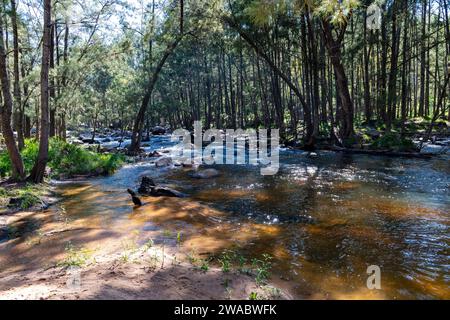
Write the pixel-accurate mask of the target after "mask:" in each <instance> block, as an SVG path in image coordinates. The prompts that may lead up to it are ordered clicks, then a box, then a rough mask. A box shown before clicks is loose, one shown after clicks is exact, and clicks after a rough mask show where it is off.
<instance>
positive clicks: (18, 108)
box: [11, 0, 25, 150]
mask: <svg viewBox="0 0 450 320" xmlns="http://www.w3.org/2000/svg"><path fill="white" fill-rule="evenodd" d="M11 23H12V28H13V46H14V89H13V91H14V106H15V114H16V131H17V142H18V144H19V150H22V149H23V147H24V145H25V143H24V135H23V118H24V114H23V113H24V112H23V106H22V99H21V94H20V82H19V77H20V74H19V35H18V32H17V11H16V1H15V0H11Z"/></svg>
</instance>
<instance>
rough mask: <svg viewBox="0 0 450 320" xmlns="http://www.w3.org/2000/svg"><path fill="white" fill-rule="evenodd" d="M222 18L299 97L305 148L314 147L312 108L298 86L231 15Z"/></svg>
mask: <svg viewBox="0 0 450 320" xmlns="http://www.w3.org/2000/svg"><path fill="white" fill-rule="evenodd" d="M222 20H223V21H224V22H225V23H227V24H228V25H229V26H230V27H231V28H233V29H235V30H236V31H237V32H238V33H239V35H240V36H241V38H242V39H244V40H245V41H246V42H247V43H248V44H249V45H250V46H251V47H252V48H253V49H254V50H255V52H256V53H257V54H258V55H259V56H260V57H261V58H262V59H263V60H264V61H265V62H266V63H267V64H268V65H269V67H270V68H271V69H272V71H273V72H274V73H275V74H277V75H278V76H279V77H280V78H281V79H283V80H284V82H285V83H286V84H287V85H288V87H289V88H290V89H291V90H292V91H293V92H294V94H295V95H296V96H297V98H298V99H299V101H300V104H301V105H302V107H303V111H304V114H305V123H306V135H305V137H304V139H303V140H304V144H305V149H313V148H314V144H315V136H314V127H313V123H312V119H311V108H310V106H309V105H308V104H307V103H306V100H305V98H304V96H303V95H302V93H301V92H300V90H299V89H298V88H297V86H296V85H295V84H294V83H293V82H292V79H291V78H290V77H289V76H288V75H286V74H285V73H284V72H283V71H282V70H281V69H280V68H279V67H278V66H277V65H276V64H275V62H274V61H273V60H272V59H271V58H270V57H269V56H268V55H267V54H266V53H265V52H264V51H263V49H261V48H260V47H259V46H258V44H257V43H256V42H255V41H254V40H253V39H252V38H251V37H250V35H249V34H247V32H245V30H244V29H242V28H241V26H240V25H239V24H238V23H237V22H236V21H235V20H234V19H233V18H231V17H228V16H222Z"/></svg>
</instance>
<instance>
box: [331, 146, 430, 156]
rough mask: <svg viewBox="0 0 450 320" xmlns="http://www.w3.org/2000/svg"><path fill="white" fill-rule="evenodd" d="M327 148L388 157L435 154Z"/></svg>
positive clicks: (428, 154)
mask: <svg viewBox="0 0 450 320" xmlns="http://www.w3.org/2000/svg"><path fill="white" fill-rule="evenodd" d="M325 149H326V150H331V151H337V152H344V153H349V154H368V155H374V156H388V157H406V158H419V159H431V158H432V157H433V156H434V155H435V154H433V153H420V152H399V151H392V150H367V149H349V148H343V147H338V146H330V147H329V148H325Z"/></svg>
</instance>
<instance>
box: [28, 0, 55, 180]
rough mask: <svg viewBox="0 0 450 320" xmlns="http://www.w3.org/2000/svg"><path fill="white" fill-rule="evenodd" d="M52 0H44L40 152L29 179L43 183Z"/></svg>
mask: <svg viewBox="0 0 450 320" xmlns="http://www.w3.org/2000/svg"><path fill="white" fill-rule="evenodd" d="M50 19H51V0H44V35H43V38H42V66H41V126H40V134H39V137H40V139H39V153H38V157H37V159H36V162H35V164H34V167H33V169H32V170H31V174H30V176H29V177H28V179H29V180H31V181H33V182H35V183H41V182H42V181H43V180H44V174H45V167H46V165H47V160H48V138H49V107H48V98H49V87H48V72H49V63H50V46H51V43H50V42H51V41H52V39H51V35H50V33H51V20H50Z"/></svg>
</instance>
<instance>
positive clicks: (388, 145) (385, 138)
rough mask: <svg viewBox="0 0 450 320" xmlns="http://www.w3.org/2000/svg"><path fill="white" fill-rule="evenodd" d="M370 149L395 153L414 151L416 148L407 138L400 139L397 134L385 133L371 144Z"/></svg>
mask: <svg viewBox="0 0 450 320" xmlns="http://www.w3.org/2000/svg"><path fill="white" fill-rule="evenodd" d="M370 148H371V149H389V150H395V151H414V150H416V149H417V148H416V146H415V145H414V143H413V142H412V141H411V140H410V139H407V138H404V137H403V138H402V137H401V136H400V135H399V134H397V133H394V132H391V133H386V134H384V135H382V136H381V137H379V138H378V139H376V140H375V141H373V142H372V144H371V145H370Z"/></svg>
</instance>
